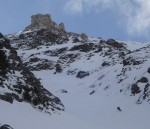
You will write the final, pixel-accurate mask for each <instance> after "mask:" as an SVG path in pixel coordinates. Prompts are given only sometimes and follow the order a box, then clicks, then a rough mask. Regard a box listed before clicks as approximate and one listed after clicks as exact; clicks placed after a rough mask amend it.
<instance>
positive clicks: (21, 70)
mask: <svg viewBox="0 0 150 129" xmlns="http://www.w3.org/2000/svg"><path fill="white" fill-rule="evenodd" d="M6 38H7V39H6ZM6 38H4V37H3V36H2V35H1V39H0V43H1V45H4V46H3V47H2V48H1V51H2V52H1V53H2V54H0V55H1V56H2V57H0V58H1V60H3V61H1V62H3V63H1V64H0V65H1V71H2V72H1V73H2V75H1V76H2V77H1V78H2V79H1V80H2V81H1V82H2V84H1V85H2V86H1V92H0V93H1V95H0V98H1V99H2V100H5V101H8V102H10V103H13V104H12V105H11V107H13V108H16V110H14V113H15V114H17V115H16V118H15V120H12V119H11V118H4V119H0V120H1V121H2V123H4V124H5V123H7V124H10V125H11V126H12V127H14V128H15V129H20V128H21V129H26V128H33V129H41V128H44V129H49V128H53V129H91V128H93V129H100V128H102V129H110V128H111V129H149V124H148V120H149V118H150V117H149V116H150V114H149V111H150V109H149V101H150V89H149V88H150V65H149V64H150V62H149V58H150V43H134V42H133V43H132V42H125V41H119V40H114V39H108V40H104V39H102V38H94V37H89V36H87V35H86V34H84V33H82V34H76V33H73V32H67V31H66V30H65V26H64V24H63V23H60V24H59V25H57V24H56V23H55V22H54V21H53V20H52V18H51V16H50V15H48V14H46V15H43V14H37V15H33V16H32V17H31V24H30V25H29V26H27V27H26V28H25V29H24V30H23V31H21V32H18V33H14V34H10V35H7V36H6ZM8 39H9V40H10V43H9V40H8ZM3 42H4V43H3ZM11 53H12V54H13V55H11ZM5 76H6V77H5ZM6 78H7V79H6ZM6 80H7V81H6ZM12 82H13V83H12ZM5 83H6V84H5ZM4 84H5V85H6V86H5V85H4ZM4 88H5V89H7V90H4ZM46 89H47V90H46ZM21 91H22V92H21ZM49 91H50V92H51V93H50V92H49ZM20 92H21V93H20ZM53 94H54V95H56V96H58V98H59V99H58V98H57V97H55V96H54V95H53ZM26 96H27V98H26ZM29 96H30V97H29ZM41 96H42V99H41ZM28 97H29V98H28ZM35 100H38V102H37V103H36V104H35ZM14 101H15V102H14ZM17 101H18V102H19V103H18V102H17ZM43 101H44V103H43ZM20 102H21V103H20ZM26 102H27V103H29V104H30V105H32V106H33V107H34V108H36V109H40V110H44V111H45V112H49V113H50V112H51V113H53V112H58V110H62V111H63V110H64V107H65V111H64V112H61V111H60V112H59V113H60V114H52V115H51V116H49V115H47V114H46V113H43V114H41V112H36V111H35V109H34V108H30V107H29V106H28V105H27V103H26ZM1 103H2V106H1V108H0V111H1V112H4V113H1V112H0V113H1V114H2V116H3V117H4V116H5V115H6V114H7V115H10V114H11V115H14V114H13V113H12V112H9V113H7V111H8V110H10V108H9V107H10V104H8V103H4V102H1ZM21 104H22V105H21ZM5 107H7V108H6V109H7V110H6V109H3V108H5ZM10 111H11V110H10ZM18 111H19V114H18V113H17V112H18ZM23 112H24V113H23ZM27 112H29V113H27ZM24 115H25V117H24ZM20 118H21V120H20ZM28 118H30V119H28ZM31 120H32V121H31ZM17 122H18V123H17ZM26 123H27V124H26ZM43 126H44V127H43Z"/></svg>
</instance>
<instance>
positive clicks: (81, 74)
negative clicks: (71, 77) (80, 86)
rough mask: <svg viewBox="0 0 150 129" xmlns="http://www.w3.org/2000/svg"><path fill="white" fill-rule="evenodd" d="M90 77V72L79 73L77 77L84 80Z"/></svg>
mask: <svg viewBox="0 0 150 129" xmlns="http://www.w3.org/2000/svg"><path fill="white" fill-rule="evenodd" d="M89 75H90V73H89V72H85V71H79V72H78V73H77V75H76V77H77V78H80V79H82V78H84V77H86V76H89Z"/></svg>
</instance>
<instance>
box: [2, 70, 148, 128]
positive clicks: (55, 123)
mask: <svg viewBox="0 0 150 129" xmlns="http://www.w3.org/2000/svg"><path fill="white" fill-rule="evenodd" d="M35 74H36V75H37V77H40V78H41V79H42V84H43V85H44V86H45V87H46V88H47V89H49V90H50V91H51V92H53V93H55V95H57V96H58V97H59V98H60V99H61V100H62V102H63V104H64V105H65V111H64V112H62V113H60V114H52V115H48V114H45V113H42V112H39V111H38V110H35V109H34V108H32V107H31V106H30V105H29V104H27V103H18V102H15V103H14V104H9V103H6V102H3V101H1V102H0V116H1V117H0V121H1V122H2V123H9V124H10V125H11V126H12V127H14V129H27V128H29V129H30V128H32V129H149V119H150V109H149V105H148V104H146V103H143V104H142V105H136V104H135V103H134V100H133V99H132V97H129V96H124V95H122V94H120V95H111V96H106V95H105V92H100V91H99V92H97V93H96V94H94V95H89V94H88V91H89V87H88V86H86V85H85V83H86V82H87V80H85V82H82V81H80V80H77V79H76V80H75V79H74V78H73V77H71V76H69V77H68V76H66V75H63V76H62V75H60V76H59V75H52V73H51V71H42V72H35ZM88 80H89V82H90V81H91V80H90V79H88ZM61 89H66V90H67V91H68V93H61ZM117 106H120V107H121V109H122V112H119V111H117Z"/></svg>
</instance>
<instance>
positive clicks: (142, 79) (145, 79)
mask: <svg viewBox="0 0 150 129" xmlns="http://www.w3.org/2000/svg"><path fill="white" fill-rule="evenodd" d="M138 82H141V83H147V82H148V79H147V78H146V77H142V78H141V79H140V80H138Z"/></svg>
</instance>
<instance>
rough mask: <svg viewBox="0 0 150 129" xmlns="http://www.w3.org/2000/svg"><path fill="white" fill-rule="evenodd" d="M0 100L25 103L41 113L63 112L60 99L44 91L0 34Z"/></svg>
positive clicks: (8, 42)
mask: <svg viewBox="0 0 150 129" xmlns="http://www.w3.org/2000/svg"><path fill="white" fill-rule="evenodd" d="M0 91H1V92H0V100H4V101H7V102H9V103H13V102H14V101H18V102H27V103H30V104H31V105H32V106H33V107H34V108H37V109H39V110H41V111H45V112H48V113H50V112H52V111H57V110H64V107H63V104H62V103H61V101H60V99H59V98H57V97H55V96H54V95H53V94H51V93H50V92H49V91H48V90H46V89H45V88H44V87H43V86H42V85H41V83H40V81H39V80H38V79H37V78H36V77H35V76H34V74H33V73H32V72H30V71H29V70H28V68H26V67H25V66H24V65H23V62H22V60H21V59H20V57H19V56H18V55H17V51H16V50H15V49H14V48H12V47H11V45H10V41H9V40H8V39H6V38H5V37H4V36H3V35H2V34H0Z"/></svg>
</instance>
